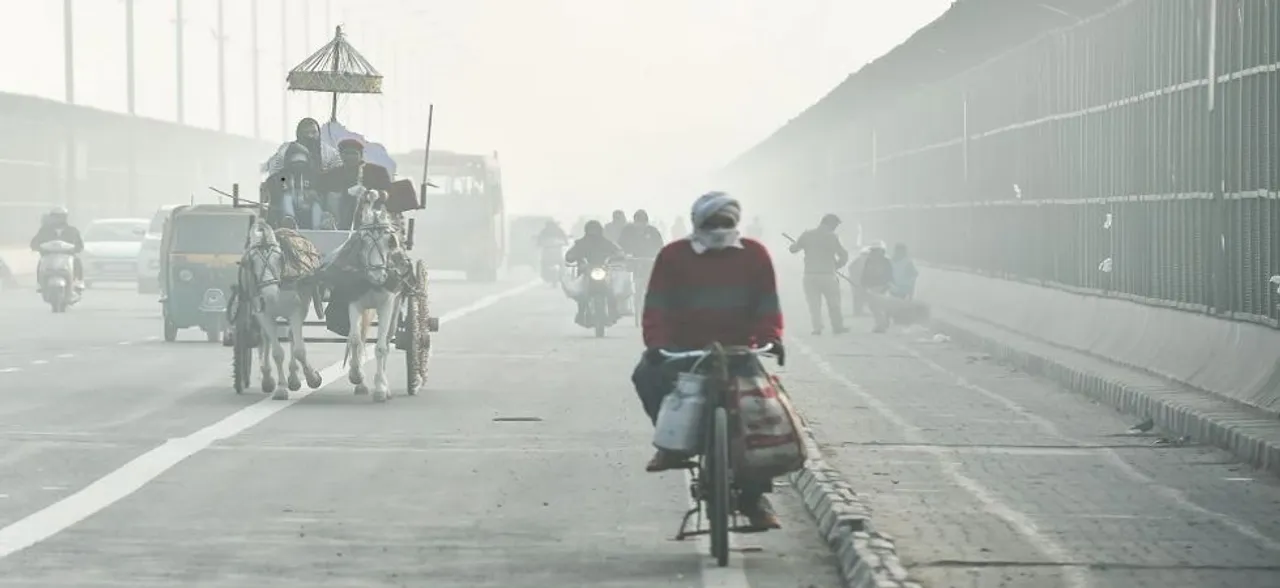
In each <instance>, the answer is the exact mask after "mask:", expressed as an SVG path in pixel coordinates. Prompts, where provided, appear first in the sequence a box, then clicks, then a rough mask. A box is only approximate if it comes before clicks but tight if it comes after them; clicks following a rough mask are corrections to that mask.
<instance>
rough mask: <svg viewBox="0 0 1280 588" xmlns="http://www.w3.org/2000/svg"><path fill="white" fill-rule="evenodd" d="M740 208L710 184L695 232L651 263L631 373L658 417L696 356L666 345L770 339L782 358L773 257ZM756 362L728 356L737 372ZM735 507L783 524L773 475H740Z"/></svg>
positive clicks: (666, 459)
mask: <svg viewBox="0 0 1280 588" xmlns="http://www.w3.org/2000/svg"><path fill="white" fill-rule="evenodd" d="M741 215H742V208H741V206H740V205H739V204H738V201H737V200H735V199H734V198H732V197H730V196H729V195H727V194H724V193H722V192H711V193H709V194H705V195H703V196H702V197H700V198H698V200H697V201H696V202H694V204H693V214H692V221H693V226H694V231H693V234H692V235H690V236H688V237H686V238H681V239H679V240H676V241H673V242H671V243H669V244H667V245H666V246H665V247H663V248H662V250H661V251H660V252H659V253H658V258H657V260H656V261H655V263H654V265H653V276H652V277H651V278H650V280H649V287H648V292H647V294H646V296H645V304H644V318H643V329H644V345H645V348H646V349H645V353H644V356H643V357H642V359H641V360H640V363H639V364H638V365H637V366H636V369H635V372H634V373H633V374H632V376H631V381H632V383H634V384H635V386H636V393H637V394H638V395H639V396H640V402H641V404H642V405H643V406H644V410H645V412H646V413H647V414H648V415H649V418H650V419H651V420H653V421H654V422H655V423H656V422H657V418H658V411H659V409H660V408H661V406H662V399H663V397H665V396H666V395H667V394H668V393H669V392H671V390H672V389H673V387H674V385H675V381H676V377H677V374H678V373H679V372H681V371H688V370H689V369H691V367H692V363H693V361H695V360H688V361H685V360H676V361H665V359H664V358H663V356H662V354H661V350H664V349H665V350H671V351H678V350H687V349H701V348H704V347H706V346H707V345H710V344H711V343H713V342H719V343H720V344H722V345H765V344H769V343H772V344H773V345H775V346H776V347H775V349H776V351H777V353H778V354H779V361H780V362H781V361H782V360H783V359H784V357H785V355H784V354H783V348H782V344H781V341H782V311H781V307H780V305H779V302H778V288H777V277H776V276H775V274H774V269H773V260H772V259H770V257H769V251H768V250H767V249H765V247H764V245H762V244H760V242H758V241H756V240H754V239H742V238H740V237H739V235H738V229H737V227H738V222H739V220H740V218H741ZM756 365H757V364H755V363H754V362H748V363H744V364H739V365H733V364H731V366H730V369H731V370H734V372H735V373H737V372H738V371H739V370H742V371H743V372H746V370H752V369H754V368H755V366H756ZM684 457H685V456H679V455H674V454H671V453H668V452H665V451H661V450H660V451H658V453H657V454H655V455H654V456H653V459H651V460H650V461H649V463H648V465H646V466H645V470H646V471H650V472H659V471H664V470H669V469H672V468H675V467H679V464H680V463H681V462H682V461H683V459H684ZM735 483H736V484H737V485H738V489H739V491H740V501H739V504H738V510H739V511H741V512H742V514H744V515H746V517H747V518H748V519H749V520H750V522H751V526H752V527H754V528H756V529H760V530H765V529H777V528H779V527H781V524H780V523H779V521H778V517H777V515H776V514H774V511H773V506H772V505H771V504H770V503H769V500H768V499H767V498H766V497H765V494H767V493H769V492H771V491H772V489H773V481H772V480H768V479H744V478H738V479H737V480H735Z"/></svg>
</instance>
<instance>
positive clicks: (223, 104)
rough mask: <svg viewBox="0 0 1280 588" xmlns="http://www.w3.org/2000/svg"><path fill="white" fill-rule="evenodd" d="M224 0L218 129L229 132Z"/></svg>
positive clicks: (220, 25) (220, 14) (220, 23)
mask: <svg viewBox="0 0 1280 588" xmlns="http://www.w3.org/2000/svg"><path fill="white" fill-rule="evenodd" d="M222 8H223V6H222V0H218V32H217V33H216V34H217V36H218V130H219V131H220V132H223V133H225V132H227V35H226V29H225V27H224V25H225V24H226V23H225V22H224V21H225V19H224V18H223V11H222Z"/></svg>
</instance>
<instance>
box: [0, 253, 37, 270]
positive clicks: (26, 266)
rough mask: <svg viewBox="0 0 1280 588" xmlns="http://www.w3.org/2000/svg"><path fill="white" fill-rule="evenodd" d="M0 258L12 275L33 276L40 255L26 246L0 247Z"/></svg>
mask: <svg viewBox="0 0 1280 588" xmlns="http://www.w3.org/2000/svg"><path fill="white" fill-rule="evenodd" d="M0 259H2V260H4V263H5V265H7V266H9V271H11V272H13V275H14V276H34V275H35V274H36V266H37V265H39V263H40V256H39V255H37V254H36V253H35V252H34V251H32V250H30V249H28V248H26V247H22V248H14V247H10V248H0Z"/></svg>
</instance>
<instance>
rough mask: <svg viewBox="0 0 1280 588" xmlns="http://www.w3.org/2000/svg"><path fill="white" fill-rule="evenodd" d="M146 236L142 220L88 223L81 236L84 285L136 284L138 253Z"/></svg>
mask: <svg viewBox="0 0 1280 588" xmlns="http://www.w3.org/2000/svg"><path fill="white" fill-rule="evenodd" d="M146 234H147V219H145V218H106V219H100V220H96V221H93V222H91V223H89V226H88V227H87V228H86V229H85V231H84V235H82V238H83V239H84V253H82V254H80V260H81V262H82V263H83V264H84V282H85V285H86V286H89V285H91V284H93V283H94V282H132V281H134V280H136V279H137V277H138V253H139V251H140V250H141V249H142V239H143V237H145V236H146Z"/></svg>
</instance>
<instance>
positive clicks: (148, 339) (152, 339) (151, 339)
mask: <svg viewBox="0 0 1280 588" xmlns="http://www.w3.org/2000/svg"><path fill="white" fill-rule="evenodd" d="M159 340H160V337H159V336H156V335H152V336H150V337H147V338H146V339H143V341H159Z"/></svg>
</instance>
